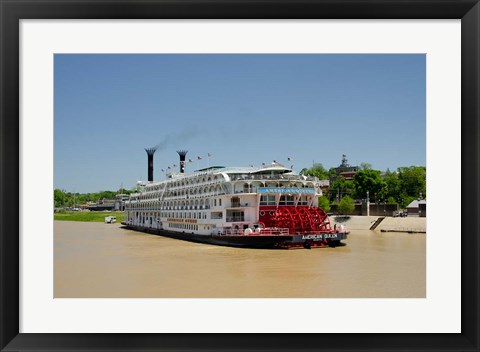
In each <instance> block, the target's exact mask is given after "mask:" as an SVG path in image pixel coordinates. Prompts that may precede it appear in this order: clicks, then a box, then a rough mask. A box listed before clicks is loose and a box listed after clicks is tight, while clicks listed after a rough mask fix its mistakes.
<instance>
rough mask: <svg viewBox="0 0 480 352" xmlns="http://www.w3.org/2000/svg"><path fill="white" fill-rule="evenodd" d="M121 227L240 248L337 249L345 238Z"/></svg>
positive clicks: (341, 235)
mask: <svg viewBox="0 0 480 352" xmlns="http://www.w3.org/2000/svg"><path fill="white" fill-rule="evenodd" d="M122 225H123V227H124V228H126V229H130V230H135V231H141V232H146V233H150V234H153V235H158V236H164V237H169V238H175V239H178V240H183V241H189V242H196V243H206V244H213V245H217V246H228V247H241V248H264V249H273V248H277V249H292V248H308V249H310V248H317V247H318V248H321V247H329V246H330V247H337V246H344V245H345V244H344V243H341V242H340V240H342V239H345V238H346V234H334V235H333V236H334V238H329V239H322V238H317V239H311V238H307V239H305V238H303V237H304V236H302V235H247V236H246V235H238V236H237V235H197V234H194V233H188V232H173V231H167V230H160V229H152V228H148V227H143V226H136V225H129V224H126V223H122ZM318 236H320V235H318ZM330 236H332V235H330Z"/></svg>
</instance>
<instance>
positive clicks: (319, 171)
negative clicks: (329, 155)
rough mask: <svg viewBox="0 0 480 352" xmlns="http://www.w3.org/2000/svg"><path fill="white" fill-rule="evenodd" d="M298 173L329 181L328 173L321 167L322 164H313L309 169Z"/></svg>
mask: <svg viewBox="0 0 480 352" xmlns="http://www.w3.org/2000/svg"><path fill="white" fill-rule="evenodd" d="M300 173H301V174H302V175H306V176H314V177H317V178H318V179H320V180H328V179H329V175H328V171H327V170H326V169H325V168H324V167H323V165H322V164H318V163H315V164H313V167H312V168H311V169H302V171H300Z"/></svg>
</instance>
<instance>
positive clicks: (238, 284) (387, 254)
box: [54, 221, 426, 298]
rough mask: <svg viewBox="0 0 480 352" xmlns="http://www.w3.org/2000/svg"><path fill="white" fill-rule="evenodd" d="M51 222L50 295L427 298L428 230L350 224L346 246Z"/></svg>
mask: <svg viewBox="0 0 480 352" xmlns="http://www.w3.org/2000/svg"><path fill="white" fill-rule="evenodd" d="M120 226H121V225H120V224H103V223H88V222H67V221H55V226H54V228H55V233H54V296H55V297H92V298H93V297H111V298H114V297H122V298H123V297H137V298H146V297H159V298H161V297H164V298H166V297H178V298H182V297H189V298H195V297H198V298H207V297H212V298H221V297H228V298H243V297H251V298H274V297H295V298H296V297H299V298H300V297H311V298H325V297H332V298H334V297H338V298H340V297H343V298H355V297H425V295H426V261H425V256H426V235H425V234H408V233H395V232H387V233H382V232H375V231H370V230H351V233H350V235H349V238H348V240H347V241H346V243H347V246H345V247H337V248H319V249H312V250H307V249H298V250H260V249H241V248H229V247H220V246H212V245H207V244H197V243H191V242H185V241H180V240H175V239H169V238H164V237H160V236H154V235H149V234H145V233H141V232H135V231H131V230H125V229H122V228H121V227H120Z"/></svg>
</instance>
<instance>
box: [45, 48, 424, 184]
mask: <svg viewBox="0 0 480 352" xmlns="http://www.w3.org/2000/svg"><path fill="white" fill-rule="evenodd" d="M54 61H55V67H54V70H55V77H54V80H55V81H54V84H55V87H54V89H55V92H54V94H55V96H54V98H55V100H54V109H55V111H54V126H55V127H54V128H55V131H54V132H55V134H54V163H55V169H54V172H55V175H54V177H55V181H54V186H55V188H60V189H65V190H67V191H74V190H75V191H76V192H96V191H100V190H117V189H119V188H120V186H121V185H122V184H123V187H125V188H131V187H133V186H134V185H135V183H136V181H137V180H145V179H146V178H147V156H146V153H145V151H144V148H147V147H152V146H154V145H157V144H159V145H160V146H161V147H160V148H159V150H158V151H157V152H156V154H155V159H154V167H155V170H154V174H155V180H159V179H164V176H163V174H162V172H161V169H162V168H164V169H166V168H167V167H168V166H171V167H172V168H173V164H177V165H178V155H177V153H176V150H178V149H186V150H189V153H188V155H187V159H188V158H190V159H192V160H194V162H193V163H191V164H188V165H187V172H191V171H193V169H196V168H199V167H200V168H203V167H206V166H207V164H209V165H225V166H248V165H250V164H254V165H260V164H262V162H266V163H270V162H272V161H273V160H276V161H278V162H280V163H284V164H285V165H288V166H290V165H294V170H295V171H300V170H301V169H302V168H304V167H310V166H311V165H312V163H313V161H315V162H318V163H321V164H323V166H325V167H326V168H330V167H336V166H338V165H339V164H340V161H341V158H342V154H346V155H347V158H348V161H349V163H350V164H352V165H358V164H360V163H362V162H367V163H370V164H372V166H373V168H375V169H379V170H385V169H387V168H390V169H391V170H395V169H396V168H398V167H400V166H411V165H425V159H426V144H425V143H426V106H425V103H426V95H425V94H426V85H425V84H426V83H425V69H426V67H425V64H426V62H425V55H416V54H414V55H413V54H412V55H405V54H403V55H391V54H390V55H318V54H306V55H300V54H290V55H283V54H272V55H267V54H265V55H263V54H262V55H259V54H252V55H250V54H248V55H247V54H242V55H238V54H234V55H229V54H225V55H223V54H222V55H218V54H217V55H215V54H212V55H210V54H208V55H207V54H188V55H185V54H179V55H173V54H160V55H118V54H115V55H100V54H92V55H82V54H80V55H74V54H56V55H55V60H54ZM207 153H211V154H212V157H211V158H210V160H208V158H207ZM197 156H201V157H202V160H201V161H197ZM288 157H291V158H292V159H293V161H292V162H288V161H287V158H288Z"/></svg>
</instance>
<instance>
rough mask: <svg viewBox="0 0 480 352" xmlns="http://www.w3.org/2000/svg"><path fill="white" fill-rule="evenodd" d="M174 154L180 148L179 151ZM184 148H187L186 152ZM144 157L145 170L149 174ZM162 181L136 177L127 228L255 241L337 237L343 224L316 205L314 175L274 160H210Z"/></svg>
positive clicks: (273, 244) (336, 241) (328, 241)
mask: <svg viewBox="0 0 480 352" xmlns="http://www.w3.org/2000/svg"><path fill="white" fill-rule="evenodd" d="M179 154H180V152H179ZM185 154H186V152H185ZM152 165H153V163H150V162H149V175H153V170H151V172H150V168H151V167H153V166H152ZM184 170H185V162H184V156H183V161H182V160H181V162H180V172H178V173H170V174H168V175H167V179H166V180H164V181H156V182H154V181H153V180H150V181H145V182H139V183H138V185H137V188H138V191H137V193H133V194H131V195H130V199H129V200H128V201H127V202H126V204H125V220H124V222H123V225H125V226H126V227H127V228H130V229H135V230H141V231H146V232H150V233H155V234H159V235H164V236H168V237H174V238H179V239H183V240H190V241H195V242H205V243H213V244H219V245H228V246H240V247H259V248H312V247H325V246H338V245H342V244H343V243H341V242H340V241H341V240H343V239H346V236H347V234H346V231H345V230H344V229H343V227H342V228H340V227H339V228H336V227H333V228H332V227H331V226H330V222H329V219H328V216H327V214H326V213H325V212H324V211H323V210H322V209H321V208H319V207H318V197H319V196H320V195H321V194H322V190H321V188H320V185H321V183H320V181H319V180H317V179H316V178H313V177H306V176H303V175H299V174H297V173H295V172H293V171H292V170H291V169H288V168H286V167H285V166H283V165H281V164H279V163H272V164H271V165H267V166H261V167H223V166H212V167H209V168H206V169H202V170H198V171H196V172H194V173H192V174H190V175H186V174H185V173H184Z"/></svg>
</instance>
